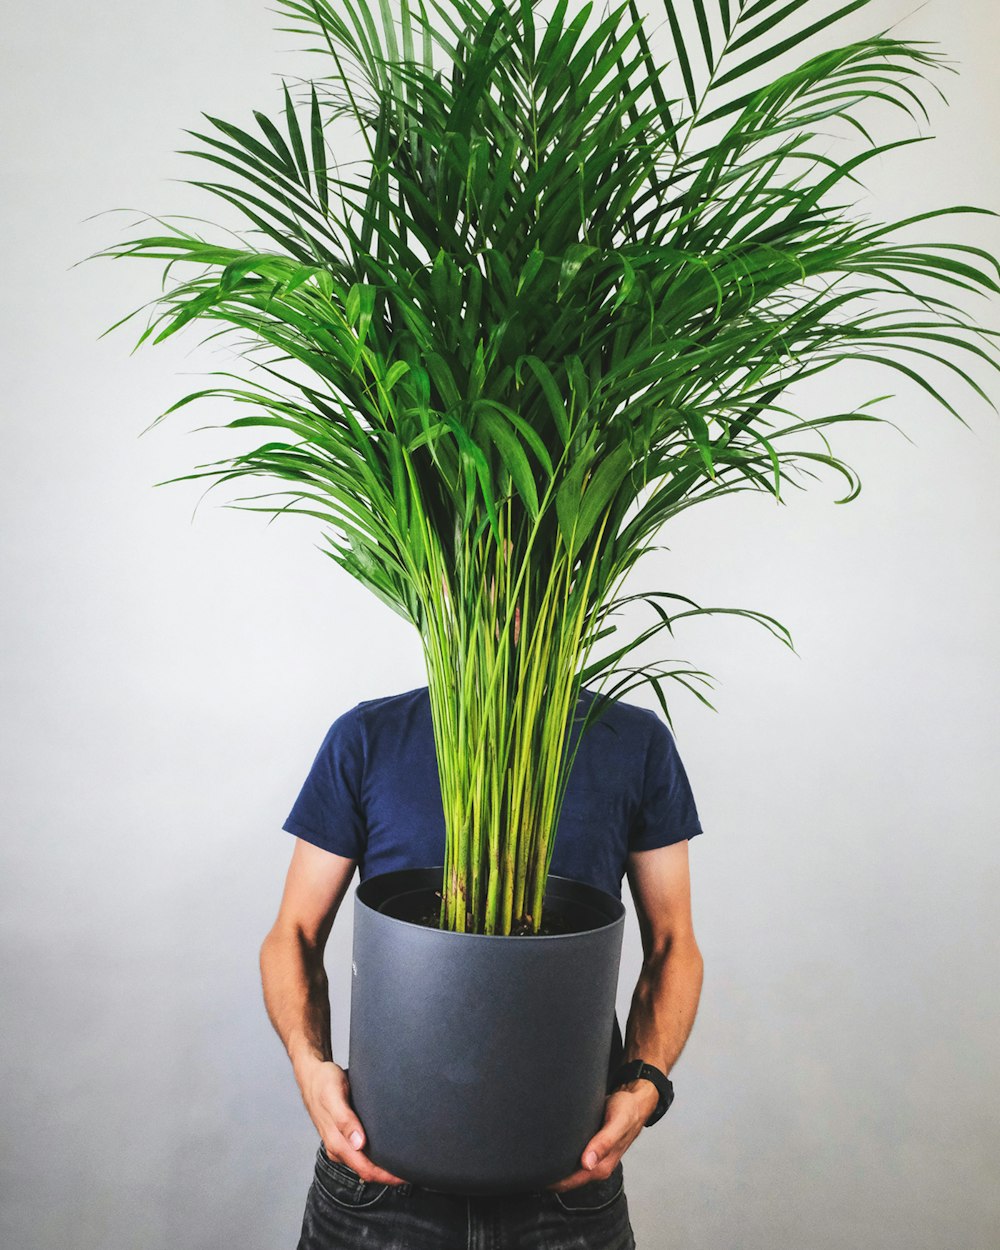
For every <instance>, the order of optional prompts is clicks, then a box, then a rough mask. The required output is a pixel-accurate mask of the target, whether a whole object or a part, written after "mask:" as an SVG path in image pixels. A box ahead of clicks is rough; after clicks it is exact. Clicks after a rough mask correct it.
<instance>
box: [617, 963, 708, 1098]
mask: <svg viewBox="0 0 1000 1250" xmlns="http://www.w3.org/2000/svg"><path fill="white" fill-rule="evenodd" d="M702 969H703V963H702V957H701V952H700V951H699V949H698V947H697V944H696V943H695V942H694V941H693V940H691V941H688V942H677V941H674V942H672V943H671V945H670V946H669V947H668V948H667V949H666V950H665V951H664V952H662V953H660V954H657V955H655V956H652V957H650V958H649V959H647V960H646V961H645V962H644V963H643V966H642V972H641V974H640V976H639V980H638V982H637V983H636V987H635V992H634V994H633V995H632V1006H631V1009H630V1011H629V1017H628V1024H627V1026H626V1029H625V1059H626V1060H629V1059H643V1060H645V1062H646V1063H651V1064H653V1066H654V1067H657V1068H660V1069H661V1070H662V1071H663V1072H667V1073H669V1071H670V1069H671V1068H672V1067H673V1065H674V1064H675V1063H676V1062H677V1059H678V1056H679V1055H680V1053H681V1051H682V1050H683V1049H684V1043H685V1042H686V1041H687V1039H688V1035H689V1034H690V1032H691V1028H692V1026H693V1025H694V1018H695V1014H696V1012H697V1010H698V999H699V997H700V996H701V983H702ZM637 1084H644V1085H646V1086H647V1087H648V1082H640V1083H637Z"/></svg>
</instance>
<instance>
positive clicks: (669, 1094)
mask: <svg viewBox="0 0 1000 1250" xmlns="http://www.w3.org/2000/svg"><path fill="white" fill-rule="evenodd" d="M640 1078H642V1079H643V1080H646V1081H652V1082H653V1084H654V1085H655V1086H656V1088H657V1090H658V1091H659V1094H660V1101H659V1102H658V1103H657V1104H656V1106H655V1108H654V1109H653V1114H652V1115H651V1116H650V1117H649V1119H648V1120H647V1121H646V1128H649V1126H650V1125H651V1124H655V1123H656V1121H657V1120H658V1119H660V1117H661V1116H662V1115H664V1114H665V1113H666V1110H667V1108H668V1107H669V1106H670V1104H671V1103H672V1102H673V1101H674V1087H673V1084H672V1083H671V1081H670V1078H669V1077H668V1076H667V1074H666V1073H665V1072H661V1071H660V1069H659V1068H654V1067H653V1065H652V1064H651V1063H643V1061H642V1060H641V1059H632V1060H630V1061H629V1062H628V1063H623V1064H622V1066H621V1067H620V1068H619V1069H618V1071H617V1072H616V1073H615V1074H614V1076H613V1077H612V1078H611V1082H610V1084H609V1085H608V1093H609V1094H610V1093H611V1092H612V1090H616V1089H618V1088H619V1086H622V1085H628V1083H629V1082H630V1081H638V1080H639V1079H640Z"/></svg>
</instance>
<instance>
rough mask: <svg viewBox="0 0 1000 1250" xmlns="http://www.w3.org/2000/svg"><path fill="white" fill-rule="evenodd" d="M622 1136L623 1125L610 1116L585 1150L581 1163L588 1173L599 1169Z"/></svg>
mask: <svg viewBox="0 0 1000 1250" xmlns="http://www.w3.org/2000/svg"><path fill="white" fill-rule="evenodd" d="M621 1135H622V1125H621V1124H620V1123H619V1122H618V1121H617V1120H616V1118H615V1117H613V1116H609V1118H608V1119H607V1120H606V1121H605V1123H604V1125H603V1127H602V1128H601V1130H600V1131H599V1132H597V1133H595V1134H594V1136H593V1137H592V1138H591V1139H590V1141H589V1142H587V1144H586V1146H584V1148H583V1155H582V1156H581V1159H580V1162H581V1163H582V1164H583V1166H584V1167H585V1168H586V1169H587V1171H588V1172H590V1171H592V1170H593V1169H594V1168H596V1167H597V1165H598V1164H599V1163H600V1161H601V1160H602V1159H603V1158H604V1156H605V1155H606V1154H607V1153H608V1151H609V1150H611V1149H612V1148H613V1147H614V1146H615V1144H616V1143H617V1142H618V1140H619V1139H620V1137H621Z"/></svg>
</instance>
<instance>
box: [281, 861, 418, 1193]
mask: <svg viewBox="0 0 1000 1250" xmlns="http://www.w3.org/2000/svg"><path fill="white" fill-rule="evenodd" d="M354 869H355V861H354V860H353V859H346V858H345V857H344V856H342V855H334V854H332V853H331V852H330V851H324V850H322V849H321V848H320V847H317V846H313V845H312V844H311V843H309V842H305V841H303V840H302V839H301V838H297V839H296V841H295V850H294V851H293V853H292V862H291V864H290V865H289V868H288V876H287V878H286V880H285V889H284V893H283V895H282V899H281V906H280V908H279V910H278V918H277V920H275V922H274V925H273V926H272V928H271V931H270V932H269V933H268V935H267V937H266V938H265V939H264V942H263V944H262V946H261V948H260V973H261V981H262V983H263V987H264V1004H265V1006H266V1007H267V1014H268V1016H269V1017H270V1019H271V1023H272V1024H273V1025H274V1027H275V1030H276V1031H277V1034H278V1036H279V1037H280V1038H281V1040H282V1042H283V1043H284V1045H285V1049H286V1050H287V1051H288V1057H289V1059H290V1060H291V1061H292V1069H293V1071H294V1073H295V1079H296V1081H297V1082H298V1086H299V1090H300V1092H301V1094H302V1101H303V1102H304V1103H305V1107H306V1110H307V1111H308V1112H309V1117H310V1119H311V1120H312V1122H313V1124H315V1126H316V1131H317V1132H318V1133H319V1135H320V1137H321V1138H322V1140H323V1144H324V1146H325V1147H326V1151H327V1154H329V1155H330V1157H331V1158H334V1159H340V1160H341V1161H342V1162H344V1163H346V1164H348V1165H349V1166H350V1167H352V1168H353V1169H354V1170H355V1171H356V1172H357V1173H358V1175H359V1176H361V1177H362V1178H363V1179H364V1180H372V1181H385V1182H387V1183H389V1184H399V1183H401V1182H400V1178H399V1177H398V1176H393V1175H392V1173H391V1172H386V1171H384V1169H382V1168H379V1167H376V1166H375V1164H373V1163H372V1162H371V1160H370V1159H369V1158H368V1157H367V1156H366V1155H365V1154H363V1153H362V1151H361V1149H360V1147H362V1146H363V1145H364V1141H365V1137H364V1128H363V1127H362V1125H361V1122H360V1120H359V1119H358V1117H357V1115H356V1114H355V1112H354V1109H353V1107H352V1106H351V1104H350V1100H349V1093H350V1082H349V1081H348V1079H347V1075H346V1073H345V1072H344V1069H343V1068H341V1067H340V1066H339V1065H338V1064H336V1063H334V1062H333V1056H332V1052H331V1049H330V996H329V988H328V983H327V976H326V970H325V968H324V967H323V952H324V950H325V948H326V943H327V939H328V938H329V936H330V930H331V929H332V928H333V922H334V920H335V919H336V916H337V911H338V909H339V907H340V904H341V902H342V901H343V899H344V895H345V894H346V893H347V890H348V887H349V886H350V883H351V878H352V877H353V876H354Z"/></svg>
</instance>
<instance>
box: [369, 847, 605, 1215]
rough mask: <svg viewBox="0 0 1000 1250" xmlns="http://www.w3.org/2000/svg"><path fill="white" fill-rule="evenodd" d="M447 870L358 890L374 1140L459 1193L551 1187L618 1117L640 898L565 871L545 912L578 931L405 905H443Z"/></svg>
mask: <svg viewBox="0 0 1000 1250" xmlns="http://www.w3.org/2000/svg"><path fill="white" fill-rule="evenodd" d="M441 879H442V869H441V868H417V869H403V870H401V871H398V872H391V873H384V874H381V875H379V876H375V877H369V878H368V879H367V880H366V881H364V882H362V883H361V885H359V886H358V889H357V891H356V894H355V904H354V958H353V978H352V983H351V1033H350V1060H349V1076H350V1082H351V1100H352V1102H353V1104H354V1108H355V1110H356V1111H357V1113H358V1115H359V1117H360V1119H361V1122H362V1124H363V1125H364V1127H365V1132H366V1134H367V1137H368V1143H367V1146H366V1153H367V1154H368V1155H369V1157H370V1158H371V1159H372V1160H373V1161H374V1162H375V1163H377V1164H379V1165H380V1166H382V1167H384V1168H386V1169H388V1170H389V1171H390V1172H393V1173H395V1175H397V1176H400V1177H402V1178H403V1179H404V1180H407V1181H411V1182H413V1183H415V1184H419V1185H424V1186H426V1187H427V1188H430V1189H436V1190H440V1191H442V1192H446V1193H461V1194H507V1193H518V1192H525V1191H529V1190H538V1189H542V1188H544V1187H545V1186H546V1185H548V1184H551V1183H552V1182H554V1181H558V1180H561V1179H562V1178H563V1177H565V1176H568V1175H569V1174H570V1173H571V1172H575V1171H576V1170H577V1169H578V1168H579V1166H580V1155H581V1154H582V1152H583V1148H584V1146H585V1145H586V1144H587V1142H588V1141H589V1140H590V1138H591V1137H592V1136H593V1134H594V1133H595V1132H597V1130H598V1129H599V1128H600V1126H601V1124H602V1122H603V1115H604V1099H605V1096H606V1088H607V1077H608V1065H609V1054H610V1051H611V1047H612V1037H613V1031H614V1027H615V1026H616V1020H615V996H616V991H617V986H618V968H619V963H620V960H621V947H622V934H623V931H624V923H625V921H624V917H625V908H624V907H623V905H622V903H621V901H620V900H619V899H617V898H615V897H614V896H613V895H610V894H607V893H606V892H605V891H603V890H599V889H596V888H595V887H594V886H591V885H585V884H583V883H581V882H577V881H569V880H567V879H565V878H561V877H554V876H553V877H550V878H549V881H548V889H547V891H546V895H545V909H546V912H551V911H559V912H562V913H563V914H564V915H566V916H567V917H571V918H572V923H573V926H574V928H575V929H578V930H579V931H578V932H571V933H561V934H553V935H546V936H542V935H539V936H532V937H502V936H486V935H482V934H471V933H450V932H446V931H443V930H440V929H433V928H429V927H427V926H426V925H422V924H418V923H415V922H413V921H411V920H407V919H404V918H403V917H405V916H407V915H409V916H416V915H421V914H425V913H426V912H427V911H428V910H433V909H434V905H435V901H436V900H435V898H434V892H435V891H440V889H441ZM619 1036H620V1035H619Z"/></svg>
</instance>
